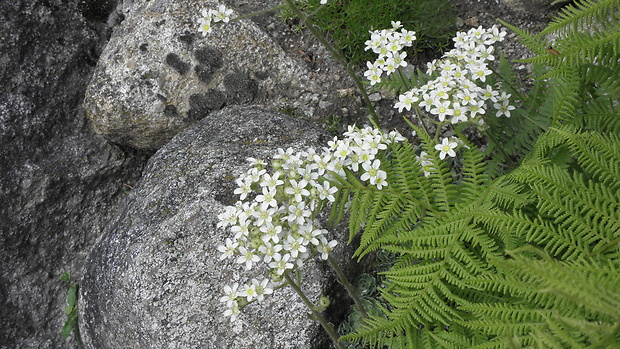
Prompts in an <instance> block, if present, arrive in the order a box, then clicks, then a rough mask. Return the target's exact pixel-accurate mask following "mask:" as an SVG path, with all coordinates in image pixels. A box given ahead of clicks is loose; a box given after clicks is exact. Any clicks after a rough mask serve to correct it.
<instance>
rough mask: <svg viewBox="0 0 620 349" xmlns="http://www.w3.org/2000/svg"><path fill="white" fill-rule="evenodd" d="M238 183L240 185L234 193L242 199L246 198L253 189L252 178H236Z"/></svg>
mask: <svg viewBox="0 0 620 349" xmlns="http://www.w3.org/2000/svg"><path fill="white" fill-rule="evenodd" d="M236 183H237V185H238V186H239V187H237V189H235V191H234V192H233V193H234V194H237V195H239V199H240V200H245V198H246V197H247V196H248V194H249V193H250V192H251V191H252V183H251V178H248V177H246V178H244V179H241V178H239V179H237V180H236Z"/></svg>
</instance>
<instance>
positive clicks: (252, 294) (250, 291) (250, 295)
mask: <svg viewBox="0 0 620 349" xmlns="http://www.w3.org/2000/svg"><path fill="white" fill-rule="evenodd" d="M239 296H241V297H245V298H246V299H247V301H248V302H251V301H252V300H253V299H254V298H256V296H257V295H256V286H254V284H250V285H248V284H246V285H243V290H242V291H241V292H239Z"/></svg>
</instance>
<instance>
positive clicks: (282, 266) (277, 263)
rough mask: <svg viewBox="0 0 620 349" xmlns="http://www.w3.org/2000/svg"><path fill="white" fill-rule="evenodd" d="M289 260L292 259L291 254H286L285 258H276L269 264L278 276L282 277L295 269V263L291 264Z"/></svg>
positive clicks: (278, 256)
mask: <svg viewBox="0 0 620 349" xmlns="http://www.w3.org/2000/svg"><path fill="white" fill-rule="evenodd" d="M289 259H291V255H290V254H285V255H284V256H280V255H277V256H274V258H273V262H271V263H269V268H271V269H274V270H275V272H276V274H278V275H282V274H284V272H285V271H286V270H287V269H293V267H294V265H293V263H289V261H288V260H289Z"/></svg>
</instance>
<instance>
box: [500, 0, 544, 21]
mask: <svg viewBox="0 0 620 349" xmlns="http://www.w3.org/2000/svg"><path fill="white" fill-rule="evenodd" d="M500 1H501V3H502V4H504V5H506V6H507V7H509V8H510V9H511V10H513V11H517V12H520V13H523V14H530V15H533V16H535V17H542V15H543V14H545V13H547V10H548V9H549V7H550V6H551V3H552V2H553V0H500Z"/></svg>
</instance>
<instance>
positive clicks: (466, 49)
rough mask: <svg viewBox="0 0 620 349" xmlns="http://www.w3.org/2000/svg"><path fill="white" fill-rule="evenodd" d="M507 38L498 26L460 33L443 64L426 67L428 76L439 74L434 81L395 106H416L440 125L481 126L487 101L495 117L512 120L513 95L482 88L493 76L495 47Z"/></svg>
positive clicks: (410, 93)
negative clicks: (487, 78)
mask: <svg viewBox="0 0 620 349" xmlns="http://www.w3.org/2000/svg"><path fill="white" fill-rule="evenodd" d="M505 35H506V32H505V31H500V30H499V29H498V27H497V26H493V27H492V28H490V29H483V28H482V27H478V28H474V29H471V30H469V31H468V32H466V33H465V32H459V33H457V35H456V37H455V38H454V39H453V40H454V42H455V48H454V49H452V50H450V51H449V52H447V53H445V54H444V56H443V58H442V59H441V60H439V61H438V60H434V61H432V62H430V63H428V64H427V66H428V70H427V74H429V75H431V74H433V73H435V74H436V73H437V72H438V73H439V76H437V77H436V78H435V79H434V80H432V81H429V82H428V83H427V84H425V85H423V86H421V87H419V88H414V89H412V90H410V91H407V92H406V93H404V94H402V95H400V96H399V101H398V102H397V103H396V104H395V105H394V107H395V108H398V110H399V112H402V110H403V109H406V110H411V107H412V106H413V105H417V106H418V107H419V108H424V109H425V110H426V112H428V113H430V114H431V115H433V116H434V117H435V118H436V119H437V120H439V121H440V122H444V121H446V120H448V121H449V122H450V123H452V124H456V123H459V122H471V123H474V124H479V125H482V124H483V123H484V122H483V120H482V118H481V117H482V115H483V114H485V113H486V108H487V101H489V100H490V101H491V102H493V103H494V104H493V106H494V108H495V109H496V110H497V114H496V116H501V115H505V116H506V117H510V111H511V110H513V109H514V106H512V105H510V101H509V97H510V94H506V93H505V92H502V93H501V95H500V93H499V92H498V91H496V90H495V89H494V88H493V86H491V85H486V86H485V87H481V86H479V85H478V84H483V83H485V82H486V77H487V76H488V75H490V74H491V73H492V71H491V69H489V67H488V62H489V61H493V60H494V56H493V54H492V53H493V49H494V48H493V46H492V45H493V44H495V43H496V42H498V41H502V40H503V39H504V36H505Z"/></svg>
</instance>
